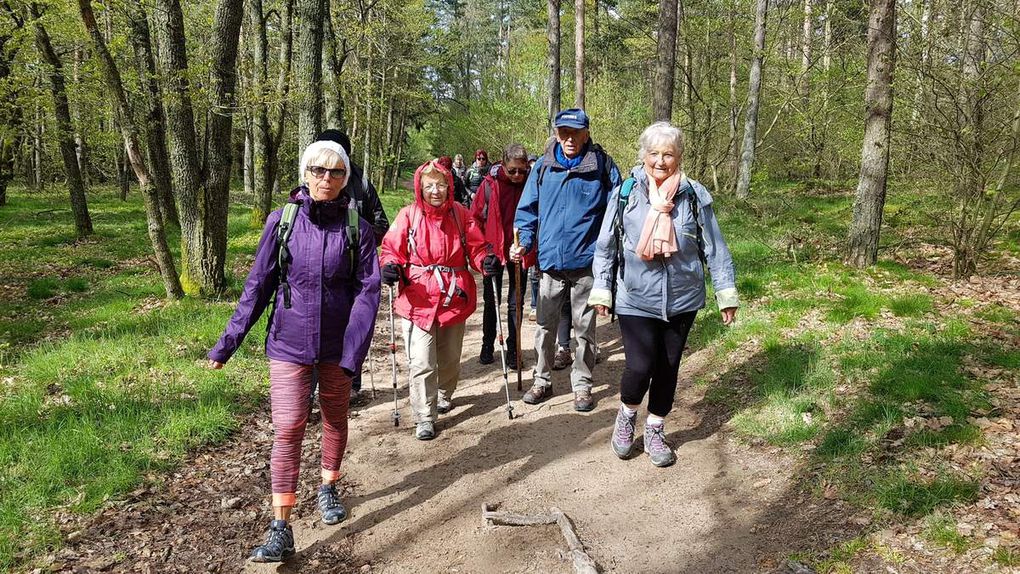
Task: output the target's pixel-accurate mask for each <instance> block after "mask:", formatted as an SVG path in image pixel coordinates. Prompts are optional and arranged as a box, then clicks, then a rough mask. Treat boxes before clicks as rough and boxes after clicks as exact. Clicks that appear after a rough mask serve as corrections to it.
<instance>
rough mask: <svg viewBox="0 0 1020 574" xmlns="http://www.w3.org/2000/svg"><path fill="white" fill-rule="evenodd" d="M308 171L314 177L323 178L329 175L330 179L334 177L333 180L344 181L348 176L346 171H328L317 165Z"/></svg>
mask: <svg viewBox="0 0 1020 574" xmlns="http://www.w3.org/2000/svg"><path fill="white" fill-rule="evenodd" d="M308 171H310V172H312V175H314V176H315V177H323V176H325V175H326V174H327V173H328V174H329V177H332V178H333V179H342V178H343V176H345V175H347V170H346V169H340V168H336V169H328V168H325V167H319V166H317V165H313V166H310V167H309V168H308Z"/></svg>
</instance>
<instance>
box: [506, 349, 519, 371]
mask: <svg viewBox="0 0 1020 574" xmlns="http://www.w3.org/2000/svg"><path fill="white" fill-rule="evenodd" d="M506 368H507V369H508V370H511V371H516V370H517V353H515V352H513V351H507V353H506Z"/></svg>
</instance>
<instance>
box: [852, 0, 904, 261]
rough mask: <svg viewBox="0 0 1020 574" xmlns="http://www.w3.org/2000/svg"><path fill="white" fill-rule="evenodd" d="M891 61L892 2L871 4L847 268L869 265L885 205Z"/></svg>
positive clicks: (893, 54)
mask: <svg viewBox="0 0 1020 574" xmlns="http://www.w3.org/2000/svg"><path fill="white" fill-rule="evenodd" d="M895 62H896V0H872V2H871V9H870V16H869V18H868V85H867V89H866V90H865V93H864V105H865V108H866V109H867V112H866V113H867V117H866V118H865V120H864V144H863V145H862V149H861V178H860V181H859V183H858V184H857V196H856V197H855V199H854V209H853V221H852V222H851V224H850V233H849V238H848V243H849V252H848V254H847V263H849V264H850V265H853V266H854V267H867V266H869V265H873V264H874V263H875V260H876V259H877V258H878V239H879V231H880V229H881V227H882V209H883V208H884V206H885V189H886V178H887V175H888V167H889V134H890V126H891V124H892V106H893V91H892V81H893V68H894V67H895Z"/></svg>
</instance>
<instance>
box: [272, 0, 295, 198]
mask: <svg viewBox="0 0 1020 574" xmlns="http://www.w3.org/2000/svg"><path fill="white" fill-rule="evenodd" d="M282 9H283V14H282V15H281V16H280V36H281V37H282V39H281V46H280V55H279V58H278V60H277V67H278V70H279V71H278V73H277V77H276V97H275V98H274V99H273V100H274V101H275V102H278V103H277V104H275V105H274V106H273V108H270V111H271V112H275V114H276V115H275V117H274V118H271V119H270V127H271V128H272V135H273V137H272V140H271V141H270V147H269V156H268V161H269V168H268V169H269V181H271V182H272V192H270V193H269V203H270V205H272V194H273V193H278V192H279V190H280V170H279V164H280V144H281V142H282V141H283V127H284V125H285V121H284V120H285V119H286V118H287V113H288V112H287V110H288V108H287V102H288V101H289V99H290V97H289V96H290V72H291V68H292V67H293V62H294V50H293V48H294V27H293V23H294V18H293V16H294V0H284V2H283V6H282ZM274 108H275V109H274ZM267 213H268V212H267Z"/></svg>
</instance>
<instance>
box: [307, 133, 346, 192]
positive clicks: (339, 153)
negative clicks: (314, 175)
mask: <svg viewBox="0 0 1020 574" xmlns="http://www.w3.org/2000/svg"><path fill="white" fill-rule="evenodd" d="M310 165H313V166H320V167H327V168H337V167H343V168H344V171H346V172H347V174H346V175H344V178H343V184H342V185H341V186H340V189H343V188H344V187H346V186H347V182H348V181H350V179H351V160H350V158H348V157H347V152H345V151H344V148H343V147H341V146H340V144H338V143H336V142H334V141H330V140H322V141H317V142H312V143H311V144H310V145H309V146H308V147H306V148H305V151H304V153H302V154H301V166H300V168H299V169H300V171H299V172H298V178H299V179H300V180H301V181H302V182H303V183H308V182H307V181H306V180H305V174H306V173H307V171H308V166H310Z"/></svg>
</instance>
